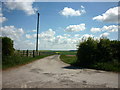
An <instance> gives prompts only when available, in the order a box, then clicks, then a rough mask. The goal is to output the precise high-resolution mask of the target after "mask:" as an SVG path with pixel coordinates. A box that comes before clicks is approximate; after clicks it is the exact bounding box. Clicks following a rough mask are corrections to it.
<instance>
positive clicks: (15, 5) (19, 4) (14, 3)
mask: <svg viewBox="0 0 120 90" xmlns="http://www.w3.org/2000/svg"><path fill="white" fill-rule="evenodd" d="M34 1H35V0H24V1H23V0H9V1H8V2H4V4H5V5H6V7H7V8H8V9H9V10H22V11H24V12H25V13H27V14H28V15H33V14H35V11H36V10H37V9H36V8H33V6H32V4H33V2H34Z"/></svg>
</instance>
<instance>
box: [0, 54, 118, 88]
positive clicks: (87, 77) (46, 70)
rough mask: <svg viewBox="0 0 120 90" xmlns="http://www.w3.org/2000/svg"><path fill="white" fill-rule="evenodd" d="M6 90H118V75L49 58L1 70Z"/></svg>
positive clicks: (56, 58) (57, 58)
mask: <svg viewBox="0 0 120 90" xmlns="http://www.w3.org/2000/svg"><path fill="white" fill-rule="evenodd" d="M2 79H3V80H2V87H3V88H108V87H109V88H117V87H118V73H113V72H106V71H100V70H93V69H80V68H75V67H72V66H70V65H69V64H66V63H63V62H62V61H61V60H60V59H59V55H53V56H48V57H46V58H43V59H40V60H37V61H34V62H32V63H30V64H26V65H23V66H20V67H18V68H13V69H8V70H5V71H2Z"/></svg>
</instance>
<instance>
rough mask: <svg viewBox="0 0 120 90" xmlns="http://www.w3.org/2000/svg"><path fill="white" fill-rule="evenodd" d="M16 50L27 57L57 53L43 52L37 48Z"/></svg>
mask: <svg viewBox="0 0 120 90" xmlns="http://www.w3.org/2000/svg"><path fill="white" fill-rule="evenodd" d="M16 52H17V53H18V54H20V55H21V56H27V57H35V56H40V55H52V54H56V53H55V52H41V51H38V52H37V51H36V50H17V51H16Z"/></svg>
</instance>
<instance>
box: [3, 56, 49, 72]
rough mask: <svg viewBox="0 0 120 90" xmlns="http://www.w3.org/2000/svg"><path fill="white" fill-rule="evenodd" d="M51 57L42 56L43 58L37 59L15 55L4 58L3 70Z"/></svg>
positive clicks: (38, 57) (37, 57)
mask: <svg viewBox="0 0 120 90" xmlns="http://www.w3.org/2000/svg"><path fill="white" fill-rule="evenodd" d="M47 56H50V55H41V56H36V57H34V58H33V57H26V56H20V55H13V56H3V59H2V69H3V70H4V69H7V68H11V67H15V66H19V65H23V64H27V63H30V62H32V61H35V60H38V59H41V58H44V57H47Z"/></svg>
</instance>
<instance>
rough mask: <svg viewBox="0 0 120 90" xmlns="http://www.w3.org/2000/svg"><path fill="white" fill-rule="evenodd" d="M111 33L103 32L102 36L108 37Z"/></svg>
mask: <svg viewBox="0 0 120 90" xmlns="http://www.w3.org/2000/svg"><path fill="white" fill-rule="evenodd" d="M109 35H110V34H109V33H107V32H106V33H103V34H101V35H100V37H108V36H109Z"/></svg>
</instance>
